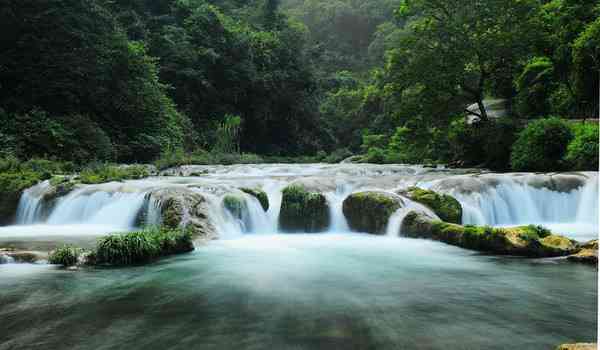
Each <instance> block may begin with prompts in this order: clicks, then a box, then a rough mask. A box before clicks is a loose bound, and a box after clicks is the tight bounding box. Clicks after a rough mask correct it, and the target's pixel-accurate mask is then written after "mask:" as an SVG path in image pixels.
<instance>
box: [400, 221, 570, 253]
mask: <svg viewBox="0 0 600 350" xmlns="http://www.w3.org/2000/svg"><path fill="white" fill-rule="evenodd" d="M401 232H402V233H403V234H404V235H406V236H409V237H413V238H428V239H433V240H437V241H442V242H445V243H448V244H451V245H455V246H459V247H462V248H466V249H472V250H477V251H483V252H490V253H495V254H506V255H516V256H526V257H555V256H566V255H569V254H573V253H574V252H576V251H577V250H578V247H577V245H576V244H575V242H574V241H572V240H570V239H568V238H566V237H563V236H559V235H552V234H550V233H548V232H547V231H545V230H541V229H540V228H538V227H535V226H531V225H530V226H519V227H511V228H493V227H488V226H485V227H481V226H461V225H457V224H452V223H447V222H443V221H438V220H432V218H431V217H429V216H426V215H424V214H423V213H419V212H415V211H412V212H410V213H408V214H407V215H406V217H405V218H404V221H403V222H402V229H401Z"/></svg>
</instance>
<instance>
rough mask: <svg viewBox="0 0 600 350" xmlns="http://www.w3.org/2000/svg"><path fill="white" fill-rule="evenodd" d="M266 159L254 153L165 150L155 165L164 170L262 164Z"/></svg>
mask: <svg viewBox="0 0 600 350" xmlns="http://www.w3.org/2000/svg"><path fill="white" fill-rule="evenodd" d="M264 162H265V159H264V158H263V157H261V156H259V155H256V154H252V153H221V152H216V151H215V152H207V151H204V150H197V151H194V152H192V153H185V152H183V151H182V150H176V151H170V152H165V153H163V154H162V155H161V157H160V158H159V159H157V160H156V161H155V162H154V165H155V166H156V167H157V168H158V169H159V170H164V169H168V168H172V167H176V166H181V165H214V164H222V165H231V164H260V163H264Z"/></svg>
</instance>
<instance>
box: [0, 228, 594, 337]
mask: <svg viewBox="0 0 600 350" xmlns="http://www.w3.org/2000/svg"><path fill="white" fill-rule="evenodd" d="M596 278H597V272H596V270H595V269H594V268H592V267H589V266H582V265H576V264H570V263H565V262H562V261H561V260H553V259H542V260H528V259H519V258H509V257H494V256H486V255H480V254H477V253H474V252H471V251H467V250H463V249H460V248H457V247H452V246H448V245H444V244H441V243H437V242H431V241H425V240H413V239H405V238H391V237H374V236H366V235H360V234H324V235H247V236H244V237H243V238H240V239H235V240H222V241H215V242H212V243H210V244H209V245H207V246H204V247H200V248H198V249H197V250H196V251H195V252H193V253H190V254H187V255H183V256H178V257H175V258H170V259H165V260H161V261H160V262H157V263H155V264H152V265H149V266H144V267H134V268H124V269H92V270H85V271H78V272H72V271H65V270H60V269H57V268H54V267H49V266H47V265H11V264H8V265H0V320H1V326H0V349H22V348H27V349H114V348H123V349H166V348H175V349H190V348H201V349H552V348H553V347H554V346H556V345H557V344H560V343H564V342H570V341H595V340H596V339H595V338H596V328H597V320H596V310H597V305H596V300H597V284H596Z"/></svg>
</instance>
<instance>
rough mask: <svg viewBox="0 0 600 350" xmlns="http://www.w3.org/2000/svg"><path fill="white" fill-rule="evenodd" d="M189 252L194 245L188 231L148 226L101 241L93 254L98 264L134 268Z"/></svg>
mask: <svg viewBox="0 0 600 350" xmlns="http://www.w3.org/2000/svg"><path fill="white" fill-rule="evenodd" d="M192 250H194V244H193V241H192V235H191V233H190V232H189V231H187V230H180V229H167V228H161V227H149V228H146V229H144V230H141V231H136V232H129V233H126V234H113V235H110V236H107V237H104V238H101V239H100V240H99V241H98V244H97V247H96V250H95V252H94V254H93V255H94V257H95V263H96V264H98V265H134V264H141V263H146V262H149V261H152V260H154V259H156V258H159V257H161V256H167V255H171V254H178V253H185V252H189V251H192Z"/></svg>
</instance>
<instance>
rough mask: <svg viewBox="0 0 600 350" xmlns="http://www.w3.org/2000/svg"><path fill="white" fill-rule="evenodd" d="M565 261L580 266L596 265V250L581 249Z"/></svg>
mask: <svg viewBox="0 0 600 350" xmlns="http://www.w3.org/2000/svg"><path fill="white" fill-rule="evenodd" d="M567 260H569V261H572V262H576V263H581V264H590V265H598V249H581V250H580V251H579V252H577V253H576V254H573V255H569V256H568V257H567Z"/></svg>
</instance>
